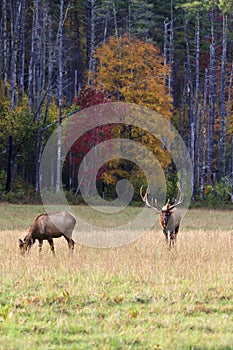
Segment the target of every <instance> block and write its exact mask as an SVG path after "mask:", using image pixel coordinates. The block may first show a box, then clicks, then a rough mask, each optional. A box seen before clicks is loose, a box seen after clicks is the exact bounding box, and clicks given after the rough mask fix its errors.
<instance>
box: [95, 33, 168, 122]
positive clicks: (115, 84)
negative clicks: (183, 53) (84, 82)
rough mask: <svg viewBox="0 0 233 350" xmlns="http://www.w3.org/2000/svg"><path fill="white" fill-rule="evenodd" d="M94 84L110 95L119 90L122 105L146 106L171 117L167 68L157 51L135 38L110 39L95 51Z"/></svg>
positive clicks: (152, 46)
mask: <svg viewBox="0 0 233 350" xmlns="http://www.w3.org/2000/svg"><path fill="white" fill-rule="evenodd" d="M96 59H97V62H98V65H97V70H96V75H95V82H96V83H97V84H98V83H100V82H101V83H102V84H103V85H104V87H105V89H106V90H108V91H109V92H110V93H111V92H113V91H119V92H120V94H121V96H122V95H123V96H124V98H125V101H126V102H131V103H137V104H141V105H144V106H148V107H150V108H152V109H155V110H156V111H159V112H160V113H162V114H163V115H165V116H170V115H171V112H170V111H171V107H172V106H171V103H172V99H171V97H170V96H169V95H168V93H167V91H166V78H167V77H168V75H169V67H168V66H164V64H163V57H162V55H161V54H160V52H159V49H158V48H157V47H156V46H155V45H153V44H151V43H145V42H142V41H140V40H138V39H137V38H129V37H128V36H122V37H120V38H118V39H116V38H115V37H111V38H110V39H109V41H108V42H107V43H105V44H103V45H101V46H100V47H98V48H97V50H96Z"/></svg>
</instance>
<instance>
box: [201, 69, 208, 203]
mask: <svg viewBox="0 0 233 350" xmlns="http://www.w3.org/2000/svg"><path fill="white" fill-rule="evenodd" d="M207 94H208V69H207V68H206V69H205V85H204V101H203V135H202V147H201V148H202V159H201V186H200V197H201V198H202V199H203V197H204V185H205V176H206V147H207Z"/></svg>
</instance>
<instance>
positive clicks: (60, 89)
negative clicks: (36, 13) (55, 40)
mask: <svg viewBox="0 0 233 350" xmlns="http://www.w3.org/2000/svg"><path fill="white" fill-rule="evenodd" d="M63 17H64V1H63V0H60V19H59V47H58V66H59V68H58V69H59V78H58V109H59V117H58V131H57V134H58V135H57V177H56V191H57V192H58V191H59V190H60V189H61V137H62V97H63Z"/></svg>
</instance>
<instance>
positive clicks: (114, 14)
mask: <svg viewBox="0 0 233 350" xmlns="http://www.w3.org/2000/svg"><path fill="white" fill-rule="evenodd" d="M112 8H113V18H114V26H115V37H116V39H117V40H118V25H117V11H116V3H115V0H113V1H112Z"/></svg>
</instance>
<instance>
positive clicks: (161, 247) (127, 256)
mask: <svg viewBox="0 0 233 350" xmlns="http://www.w3.org/2000/svg"><path fill="white" fill-rule="evenodd" d="M195 212H196V214H197V218H198V215H199V219H197V220H196V222H197V227H196V229H195V230H194V229H193V227H192V225H195V222H193V218H192V217H187V219H184V221H183V225H182V226H181V229H180V232H179V234H178V242H177V247H176V249H174V250H168V249H167V247H166V245H165V241H164V236H163V234H162V232H161V229H160V227H159V226H156V227H155V229H153V230H151V231H150V232H148V233H147V234H145V235H144V236H143V237H142V238H141V239H139V240H138V241H136V242H135V243H132V244H129V245H127V246H124V247H120V248H114V249H95V248H89V247H85V246H80V245H75V252H74V256H73V258H72V259H70V258H69V254H68V246H67V243H66V241H65V239H64V238H60V239H55V240H54V243H55V251H56V255H57V257H56V259H53V257H52V254H51V252H50V248H49V245H48V242H46V241H45V242H44V245H43V252H42V254H41V256H40V257H39V253H38V242H37V243H35V245H34V246H33V248H32V249H31V252H30V254H29V255H28V256H27V257H26V258H22V257H21V256H20V255H19V252H18V246H17V242H18V238H22V237H24V235H25V232H23V231H17V230H14V231H9V230H5V231H2V232H1V242H0V253H1V257H2V261H3V264H2V269H5V272H6V273H7V274H8V273H10V274H12V277H13V278H17V276H18V275H19V274H20V271H23V269H24V268H25V266H27V269H29V270H32V271H34V270H36V271H37V273H39V272H40V270H42V271H43V269H44V268H45V267H46V266H47V265H48V264H49V267H50V269H52V270H53V269H58V268H60V269H61V270H65V271H67V272H69V271H74V270H76V271H82V270H84V271H87V270H88V271H96V272H97V273H110V274H123V275H124V274H126V275H129V276H132V277H133V278H136V279H137V278H138V279H140V280H142V281H146V282H152V283H164V284H166V283H167V282H168V281H173V282H174V283H175V282H176V280H177V279H178V280H179V279H186V278H188V279H189V281H190V280H193V281H195V282H196V283H197V284H199V283H206V284H208V281H210V280H213V279H214V278H215V277H217V276H229V278H230V273H231V271H232V262H233V259H232V258H233V242H232V235H231V231H230V230H226V229H225V230H224V229H222V228H221V227H220V225H221V223H220V222H219V221H218V220H217V219H216V220H217V221H218V224H216V225H215V223H214V219H215V218H216V216H215V215H214V212H212V214H211V215H210V216H209V219H208V218H207V220H210V227H211V228H210V229H209V230H207V229H206V228H205V229H203V228H202V227H201V226H200V224H199V225H198V221H200V215H202V218H203V223H204V225H205V221H204V220H205V218H204V216H207V214H209V212H206V213H205V212H204V214H203V213H201V214H200V211H194V212H192V215H193V214H194V213H195ZM231 214H232V213H231V212H229V216H230V215H231ZM211 220H212V222H211ZM214 225H215V228H213V226H214Z"/></svg>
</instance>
